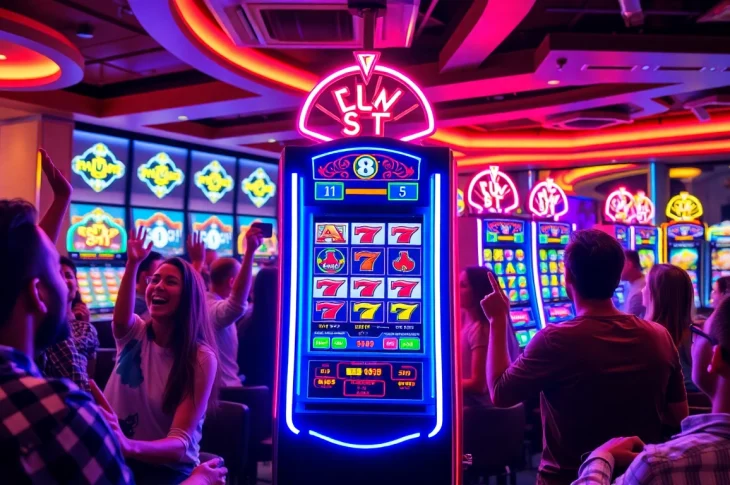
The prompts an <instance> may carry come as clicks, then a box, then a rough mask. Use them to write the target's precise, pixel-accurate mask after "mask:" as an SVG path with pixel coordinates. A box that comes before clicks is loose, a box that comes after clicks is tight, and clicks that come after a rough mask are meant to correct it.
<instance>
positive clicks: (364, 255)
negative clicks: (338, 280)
mask: <svg viewBox="0 0 730 485" xmlns="http://www.w3.org/2000/svg"><path fill="white" fill-rule="evenodd" d="M379 256H380V253H379V252H375V251H357V252H355V254H354V257H353V259H354V260H355V261H357V262H358V263H359V262H360V260H363V261H362V263H360V271H373V270H374V269H375V262H376V261H377V260H378V257H379Z"/></svg>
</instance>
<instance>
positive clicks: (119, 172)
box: [71, 143, 126, 192]
mask: <svg viewBox="0 0 730 485" xmlns="http://www.w3.org/2000/svg"><path fill="white" fill-rule="evenodd" d="M71 170H73V172H74V173H75V174H77V175H79V176H80V177H81V178H82V179H84V182H86V184H87V185H88V186H89V187H91V189H92V190H93V191H94V192H101V191H103V190H104V189H106V188H107V187H109V186H110V185H111V184H112V183H113V182H114V181H115V180H119V179H120V178H122V177H124V172H125V170H126V167H125V166H124V163H122V162H120V161H119V160H117V157H116V156H114V153H113V152H112V151H111V150H109V147H107V146H106V145H105V144H103V143H95V144H94V146H92V147H91V148H89V149H88V150H86V151H85V152H84V153H82V154H81V155H77V156H75V157H73V159H71Z"/></svg>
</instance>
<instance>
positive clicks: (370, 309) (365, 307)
mask: <svg viewBox="0 0 730 485" xmlns="http://www.w3.org/2000/svg"><path fill="white" fill-rule="evenodd" d="M381 305H382V303H355V305H354V306H353V310H355V311H356V312H360V320H373V319H374V318H375V312H377V311H378V310H379V309H380V306H381Z"/></svg>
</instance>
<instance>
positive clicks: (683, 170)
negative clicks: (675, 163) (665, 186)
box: [669, 167, 702, 180]
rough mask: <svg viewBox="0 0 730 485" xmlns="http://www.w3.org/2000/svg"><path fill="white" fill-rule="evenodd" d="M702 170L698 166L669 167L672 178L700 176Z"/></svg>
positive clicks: (690, 178)
mask: <svg viewBox="0 0 730 485" xmlns="http://www.w3.org/2000/svg"><path fill="white" fill-rule="evenodd" d="M701 174H702V170H701V169H700V168H698V167H672V168H670V169H669V178H670V179H689V180H692V179H693V178H695V177H699V176H700V175H701Z"/></svg>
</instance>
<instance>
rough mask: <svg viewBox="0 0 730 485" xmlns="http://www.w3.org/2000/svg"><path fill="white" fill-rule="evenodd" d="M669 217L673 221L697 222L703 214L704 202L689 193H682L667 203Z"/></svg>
mask: <svg viewBox="0 0 730 485" xmlns="http://www.w3.org/2000/svg"><path fill="white" fill-rule="evenodd" d="M666 214H667V217H668V218H669V219H671V220H673V221H682V222H687V221H696V220H698V219H699V218H700V217H702V214H704V209H703V208H702V202H700V199H698V198H697V197H695V196H694V195H691V194H690V193H689V192H680V193H679V194H677V195H675V196H674V197H672V198H671V199H669V202H668V203H667V209H666Z"/></svg>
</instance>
